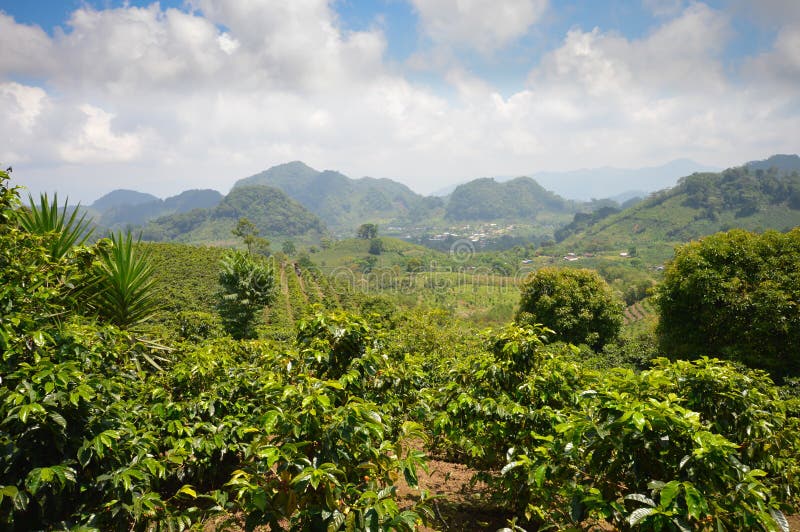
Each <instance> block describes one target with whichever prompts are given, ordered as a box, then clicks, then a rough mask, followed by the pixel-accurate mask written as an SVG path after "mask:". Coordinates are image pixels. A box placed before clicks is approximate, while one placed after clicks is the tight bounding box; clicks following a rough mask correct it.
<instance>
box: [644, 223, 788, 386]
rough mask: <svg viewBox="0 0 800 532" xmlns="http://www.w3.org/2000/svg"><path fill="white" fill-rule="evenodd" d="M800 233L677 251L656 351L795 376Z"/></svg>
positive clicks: (747, 236) (723, 237)
mask: <svg viewBox="0 0 800 532" xmlns="http://www.w3.org/2000/svg"><path fill="white" fill-rule="evenodd" d="M798 264H800V229H797V228H795V229H794V230H792V231H790V232H788V233H785V234H781V233H778V232H775V231H768V232H766V233H764V234H762V235H756V234H753V233H748V232H746V231H741V230H735V231H729V232H727V233H720V234H716V235H712V236H710V237H707V238H704V239H703V240H702V241H698V242H692V243H690V244H686V245H684V246H681V247H680V248H678V249H677V251H676V253H675V258H674V260H673V261H672V262H671V263H670V265H669V267H668V268H667V270H666V272H665V275H664V282H663V283H662V284H661V286H660V287H659V291H658V299H657V302H658V306H659V309H660V314H661V321H660V323H659V329H660V339H661V344H662V346H663V349H664V351H665V352H667V353H670V354H672V355H674V356H680V357H691V356H693V355H698V354H708V355H715V356H721V357H724V358H729V359H731V360H736V361H739V362H743V363H745V364H747V365H748V366H751V367H757V368H762V369H766V370H768V371H770V372H771V373H772V374H773V375H781V376H785V375H793V376H797V375H800V354H799V353H798V352H797V340H798V339H799V338H800V307H798V301H800V269H798V267H797V266H798Z"/></svg>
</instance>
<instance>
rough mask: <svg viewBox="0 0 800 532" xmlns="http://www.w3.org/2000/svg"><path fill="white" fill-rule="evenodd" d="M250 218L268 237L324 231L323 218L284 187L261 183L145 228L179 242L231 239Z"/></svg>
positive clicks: (149, 235) (149, 236) (149, 234)
mask: <svg viewBox="0 0 800 532" xmlns="http://www.w3.org/2000/svg"><path fill="white" fill-rule="evenodd" d="M240 218H247V219H248V220H250V221H251V222H253V224H255V226H256V227H257V228H258V230H259V231H260V235H261V236H263V237H265V238H267V239H274V238H275V237H286V236H301V235H306V234H309V233H312V234H314V235H319V234H321V233H323V232H324V231H325V225H324V224H323V223H322V221H321V220H320V219H319V218H318V217H317V216H315V215H314V214H312V213H311V212H309V211H308V209H306V208H305V207H303V206H302V205H300V204H299V203H298V202H296V201H294V200H293V199H291V198H290V197H289V196H287V195H286V194H285V193H284V192H282V191H281V190H279V189H277V188H274V187H267V186H262V185H252V186H239V187H236V188H234V189H233V190H231V192H230V193H229V194H228V195H227V196H225V197H224V199H223V200H222V201H221V202H219V204H218V205H216V206H215V207H213V208H205V209H203V208H199V209H193V210H191V211H188V212H184V213H178V214H172V215H169V216H163V217H161V218H158V219H156V220H153V221H151V222H150V223H149V224H147V226H146V227H145V228H144V230H143V233H142V236H143V238H144V239H145V240H154V241H160V240H176V241H180V242H199V241H203V242H209V241H232V240H234V237H233V235H232V234H231V231H232V230H233V229H234V227H235V226H236V223H237V222H238V220H239V219H240Z"/></svg>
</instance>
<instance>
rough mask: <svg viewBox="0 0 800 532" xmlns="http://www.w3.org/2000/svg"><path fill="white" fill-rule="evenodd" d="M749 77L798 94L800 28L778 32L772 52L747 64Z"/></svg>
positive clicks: (792, 27)
mask: <svg viewBox="0 0 800 532" xmlns="http://www.w3.org/2000/svg"><path fill="white" fill-rule="evenodd" d="M744 71H745V73H746V74H747V76H748V77H749V78H751V79H753V80H755V81H756V82H758V83H761V84H777V85H779V86H781V87H782V88H784V89H788V90H789V91H790V92H791V93H793V94H797V87H798V86H800V27H798V26H796V25H793V26H787V27H785V28H783V29H781V30H780V32H778V35H777V37H776V38H775V42H774V44H773V47H772V50H770V51H768V52H765V53H763V54H760V55H759V56H757V57H755V58H752V59H751V60H750V61H748V62H747V64H746V65H745V69H744Z"/></svg>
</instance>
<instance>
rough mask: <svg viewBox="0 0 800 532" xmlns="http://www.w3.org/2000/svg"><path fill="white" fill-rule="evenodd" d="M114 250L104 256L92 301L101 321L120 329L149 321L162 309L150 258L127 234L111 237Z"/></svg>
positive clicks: (97, 272)
mask: <svg viewBox="0 0 800 532" xmlns="http://www.w3.org/2000/svg"><path fill="white" fill-rule="evenodd" d="M111 242H112V246H111V248H110V249H109V250H108V251H106V252H105V253H102V254H101V255H100V260H99V262H98V264H97V266H96V268H95V275H96V281H95V283H93V285H92V288H91V293H92V295H91V301H92V304H93V306H94V307H95V310H96V311H97V313H98V315H99V316H100V318H101V319H105V320H107V321H110V322H111V323H114V324H115V325H118V326H120V327H130V326H132V325H135V324H137V323H141V322H142V321H145V320H146V319H147V318H149V317H150V316H152V315H153V314H154V313H155V312H156V311H157V310H158V308H159V306H160V305H159V301H158V300H157V294H156V291H155V278H154V276H153V266H152V264H151V263H150V260H149V258H150V255H149V253H148V252H147V251H143V250H142V249H141V248H140V247H137V246H136V245H135V244H138V242H136V243H134V241H133V236H132V235H131V234H130V232H129V233H127V234H126V235H125V236H123V235H122V233H117V234H112V235H111Z"/></svg>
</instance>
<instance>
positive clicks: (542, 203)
mask: <svg viewBox="0 0 800 532" xmlns="http://www.w3.org/2000/svg"><path fill="white" fill-rule="evenodd" d="M575 210H576V207H575V205H574V203H572V202H569V201H567V200H565V199H564V198H561V197H560V196H558V195H556V194H553V193H552V192H550V191H548V190H545V189H544V188H543V187H542V186H541V185H539V184H538V183H537V182H536V181H534V180H533V179H531V178H529V177H518V178H516V179H512V180H511V181H506V182H504V183H499V182H497V181H495V180H494V179H492V178H482V179H475V180H473V181H470V182H469V183H466V184H463V185H459V186H458V187H456V189H455V190H454V191H453V193H452V194H451V196H450V199H449V201H448V202H447V207H446V211H445V218H447V219H449V220H454V221H468V220H469V221H472V220H477V221H489V220H515V221H520V222H527V223H531V222H533V221H534V220H536V219H540V218H541V217H542V216H546V215H565V214H571V213H574V212H575Z"/></svg>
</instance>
